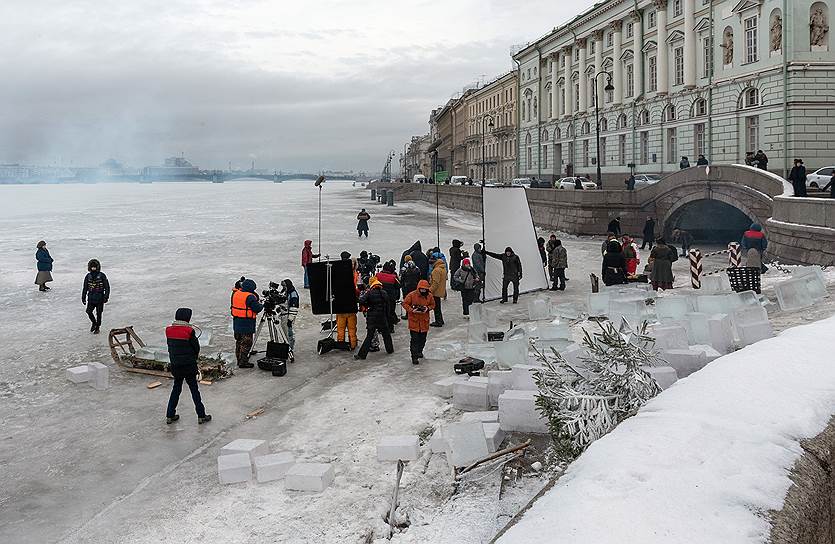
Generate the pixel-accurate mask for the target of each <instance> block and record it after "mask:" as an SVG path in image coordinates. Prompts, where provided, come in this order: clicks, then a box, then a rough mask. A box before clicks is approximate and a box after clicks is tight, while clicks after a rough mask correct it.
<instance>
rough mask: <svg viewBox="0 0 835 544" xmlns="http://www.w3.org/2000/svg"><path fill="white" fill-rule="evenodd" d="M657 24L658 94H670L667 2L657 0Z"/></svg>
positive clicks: (665, 0)
mask: <svg viewBox="0 0 835 544" xmlns="http://www.w3.org/2000/svg"><path fill="white" fill-rule="evenodd" d="M655 8H656V23H657V24H658V56H657V57H656V69H657V70H658V73H657V74H656V79H657V80H658V94H667V93H669V92H670V55H669V52H668V51H667V0H655Z"/></svg>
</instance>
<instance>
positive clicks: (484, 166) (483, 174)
mask: <svg viewBox="0 0 835 544" xmlns="http://www.w3.org/2000/svg"><path fill="white" fill-rule="evenodd" d="M488 119H489V124H488V125H487V127H489V128H493V126H494V123H493V116H491V115H485V116H484V118H483V119H482V121H481V243H482V244H484V243H485V242H484V184H485V183H486V178H487V174H486V170H487V160H486V158H485V148H486V147H487V145H486V141H487V140H486V138H487V128H485V126H484V125H485V123H486V122H487V120H488ZM481 249H482V250H483V251H486V250H487V248H485V247H483V246H482V248H481ZM481 285H482V288H481V296H480V297H479V298H480V299H481V302H484V290H485V289H486V288H487V259H484V277H483V278H481Z"/></svg>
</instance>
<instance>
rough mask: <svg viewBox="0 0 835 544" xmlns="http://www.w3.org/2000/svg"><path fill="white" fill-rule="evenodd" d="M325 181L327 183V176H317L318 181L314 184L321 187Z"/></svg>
mask: <svg viewBox="0 0 835 544" xmlns="http://www.w3.org/2000/svg"><path fill="white" fill-rule="evenodd" d="M323 183H325V176H319V177H318V178H316V183H314V186H315V187H321V186H322V184H323Z"/></svg>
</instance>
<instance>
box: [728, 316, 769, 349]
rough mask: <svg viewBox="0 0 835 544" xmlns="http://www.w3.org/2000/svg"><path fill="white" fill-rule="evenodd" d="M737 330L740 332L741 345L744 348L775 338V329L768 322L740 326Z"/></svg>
mask: <svg viewBox="0 0 835 544" xmlns="http://www.w3.org/2000/svg"><path fill="white" fill-rule="evenodd" d="M737 330H738V331H739V339H740V344H741V345H743V346H750V345H751V344H753V343H754V342H759V341H760V340H765V339H766V338H772V337H773V336H774V329H773V328H772V327H771V323H769V322H768V321H765V322H763V323H748V324H743V325H739V326H738V327H737Z"/></svg>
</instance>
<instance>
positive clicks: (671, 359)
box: [661, 349, 707, 378]
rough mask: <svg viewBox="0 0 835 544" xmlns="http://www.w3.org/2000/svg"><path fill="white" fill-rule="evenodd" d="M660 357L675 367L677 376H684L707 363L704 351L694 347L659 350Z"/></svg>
mask: <svg viewBox="0 0 835 544" xmlns="http://www.w3.org/2000/svg"><path fill="white" fill-rule="evenodd" d="M661 358H662V359H663V360H665V361H667V364H668V365H669V366H671V367H673V368H675V369H676V374H678V377H679V378H686V377H687V376H689V375H690V374H692V373H694V372H696V371H699V370H701V369H702V368H704V366H705V365H706V364H707V356H706V355H705V352H704V351H700V350H694V349H668V350H665V351H663V352H661Z"/></svg>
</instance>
